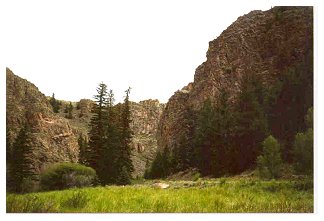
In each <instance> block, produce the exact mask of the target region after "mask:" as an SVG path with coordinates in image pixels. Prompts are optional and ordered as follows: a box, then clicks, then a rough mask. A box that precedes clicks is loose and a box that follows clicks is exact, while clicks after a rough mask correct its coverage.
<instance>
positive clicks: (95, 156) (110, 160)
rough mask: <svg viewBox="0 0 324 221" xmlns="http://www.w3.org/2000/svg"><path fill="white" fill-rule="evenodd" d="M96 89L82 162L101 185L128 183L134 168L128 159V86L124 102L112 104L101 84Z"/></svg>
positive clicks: (105, 88) (129, 133) (129, 134)
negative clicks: (96, 176) (83, 161)
mask: <svg viewBox="0 0 324 221" xmlns="http://www.w3.org/2000/svg"><path fill="white" fill-rule="evenodd" d="M97 92H98V94H97V95H96V96H95V99H96V106H95V108H94V109H93V113H94V116H93V118H92V119H91V123H90V127H91V129H90V132H89V145H88V148H87V151H86V153H85V156H86V157H85V158H86V159H85V161H86V163H88V165H90V166H91V167H92V168H94V169H95V170H96V172H97V174H98V178H99V181H100V183H101V184H102V185H106V184H123V185H124V184H126V183H129V182H130V179H131V172H132V171H133V170H134V168H133V164H132V161H131V158H130V157H131V150H130V142H131V136H132V131H131V130H130V121H131V120H130V107H129V93H130V88H129V89H128V90H127V91H126V96H125V100H124V103H123V104H118V105H115V106H114V103H113V102H114V94H113V92H112V90H110V91H109V92H107V86H106V85H105V84H103V83H101V84H100V85H99V87H98V88H97ZM127 180H128V181H127Z"/></svg>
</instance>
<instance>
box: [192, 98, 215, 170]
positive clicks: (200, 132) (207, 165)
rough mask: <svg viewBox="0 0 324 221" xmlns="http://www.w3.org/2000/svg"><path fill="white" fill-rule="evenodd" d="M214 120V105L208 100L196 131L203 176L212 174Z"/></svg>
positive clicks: (198, 156)
mask: <svg viewBox="0 0 324 221" xmlns="http://www.w3.org/2000/svg"><path fill="white" fill-rule="evenodd" d="M214 119H215V117H214V109H213V105H212V103H211V101H210V100H209V99H208V100H206V101H205V102H204V105H203V107H202V109H201V110H200V112H199V113H198V122H197V129H196V131H195V146H196V156H197V166H198V168H199V170H200V172H201V174H202V175H210V174H211V173H212V163H213V151H212V146H213V143H214V139H213V138H214V136H213V134H214V127H213V124H214Z"/></svg>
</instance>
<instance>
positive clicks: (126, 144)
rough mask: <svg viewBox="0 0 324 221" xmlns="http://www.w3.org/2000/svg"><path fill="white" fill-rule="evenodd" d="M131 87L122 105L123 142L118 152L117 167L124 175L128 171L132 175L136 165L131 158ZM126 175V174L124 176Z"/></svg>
mask: <svg viewBox="0 0 324 221" xmlns="http://www.w3.org/2000/svg"><path fill="white" fill-rule="evenodd" d="M130 90H131V88H128V89H127V90H126V91H125V93H126V96H125V99H124V103H123V105H122V108H123V109H122V113H121V128H120V129H121V130H120V132H121V142H120V149H119V153H118V165H117V169H118V171H119V174H120V175H122V171H123V170H124V171H123V173H128V177H129V178H130V177H131V173H132V172H133V171H134V167H133V164H132V160H131V148H130V144H131V138H132V131H131V129H130V123H131V119H130V104H129V94H130ZM124 177H126V176H124Z"/></svg>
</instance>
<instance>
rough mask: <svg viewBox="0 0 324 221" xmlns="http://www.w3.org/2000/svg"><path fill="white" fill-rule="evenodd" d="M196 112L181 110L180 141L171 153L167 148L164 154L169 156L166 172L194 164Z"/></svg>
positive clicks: (177, 170)
mask: <svg viewBox="0 0 324 221" xmlns="http://www.w3.org/2000/svg"><path fill="white" fill-rule="evenodd" d="M195 118H196V113H195V112H194V111H192V110H191V109H189V108H186V109H185V110H184V112H183V122H182V128H183V130H182V131H181V135H179V136H180V141H179V143H178V145H177V146H175V147H174V148H173V149H172V151H171V153H169V151H168V150H167V149H165V150H164V152H163V153H164V155H165V156H166V157H168V158H169V161H170V165H169V167H170V168H168V173H171V172H172V173H175V172H179V171H183V170H186V169H189V168H191V167H194V166H195V148H194V121H195Z"/></svg>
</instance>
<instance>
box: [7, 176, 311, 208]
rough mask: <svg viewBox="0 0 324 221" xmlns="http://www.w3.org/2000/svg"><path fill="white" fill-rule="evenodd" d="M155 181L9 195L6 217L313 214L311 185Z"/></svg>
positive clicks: (216, 180)
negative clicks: (54, 214) (31, 214)
mask: <svg viewBox="0 0 324 221" xmlns="http://www.w3.org/2000/svg"><path fill="white" fill-rule="evenodd" d="M165 182H167V183H169V184H170V188H169V189H156V188H154V187H152V185H151V184H152V181H150V182H144V183H142V184H135V185H132V186H125V187H123V186H109V187H108V186H107V187H93V188H83V189H69V190H64V191H52V192H42V193H31V194H24V195H17V194H8V195H7V212H94V213H96V212H100V213H102V212H115V213H121V212H126V213H142V212H155V213H159V212H164V213H170V212H211V213H217V212H226V213H231V212H313V185H312V182H310V181H283V180H282V181H260V180H256V179H246V178H244V179H232V178H228V179H224V178H222V179H208V180H204V179H198V180H197V181H165Z"/></svg>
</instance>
